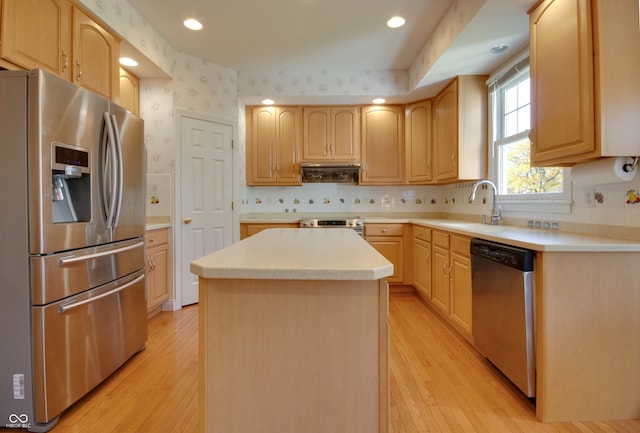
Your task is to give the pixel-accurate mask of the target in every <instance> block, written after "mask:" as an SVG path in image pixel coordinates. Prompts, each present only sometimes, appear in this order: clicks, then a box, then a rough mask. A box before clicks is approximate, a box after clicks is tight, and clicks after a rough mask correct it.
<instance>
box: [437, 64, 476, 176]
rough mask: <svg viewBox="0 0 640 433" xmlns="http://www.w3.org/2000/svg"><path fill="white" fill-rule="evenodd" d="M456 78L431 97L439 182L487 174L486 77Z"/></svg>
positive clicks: (464, 76) (467, 76)
mask: <svg viewBox="0 0 640 433" xmlns="http://www.w3.org/2000/svg"><path fill="white" fill-rule="evenodd" d="M487 78H488V77H487V76H485V75H463V76H459V77H456V78H455V79H454V80H453V81H452V82H451V84H449V85H448V86H447V87H445V88H444V89H443V90H442V91H441V92H440V93H439V94H438V95H437V96H436V97H435V98H434V100H433V110H434V113H433V133H434V135H433V147H434V158H433V159H434V162H435V180H436V182H438V183H447V182H454V181H459V180H474V179H482V178H485V177H486V176H487V94H488V92H487V86H486V84H485V82H486V80H487Z"/></svg>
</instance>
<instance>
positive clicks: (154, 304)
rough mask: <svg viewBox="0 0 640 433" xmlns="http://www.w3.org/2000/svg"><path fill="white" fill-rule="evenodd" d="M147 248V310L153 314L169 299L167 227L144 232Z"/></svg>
mask: <svg viewBox="0 0 640 433" xmlns="http://www.w3.org/2000/svg"><path fill="white" fill-rule="evenodd" d="M145 246H146V250H147V312H148V315H149V316H153V315H155V314H157V313H159V312H160V311H161V310H162V304H163V303H164V302H165V301H166V300H167V299H169V281H170V272H169V269H170V265H169V264H170V260H169V256H170V254H169V229H168V228H163V229H156V230H150V231H148V232H147V233H146V234H145Z"/></svg>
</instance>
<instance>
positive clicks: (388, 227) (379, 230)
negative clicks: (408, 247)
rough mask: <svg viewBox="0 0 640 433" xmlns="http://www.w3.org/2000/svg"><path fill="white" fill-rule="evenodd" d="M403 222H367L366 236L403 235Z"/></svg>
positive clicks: (365, 226) (365, 227)
mask: <svg viewBox="0 0 640 433" xmlns="http://www.w3.org/2000/svg"><path fill="white" fill-rule="evenodd" d="M402 234H403V224H365V225H364V235H365V236H402Z"/></svg>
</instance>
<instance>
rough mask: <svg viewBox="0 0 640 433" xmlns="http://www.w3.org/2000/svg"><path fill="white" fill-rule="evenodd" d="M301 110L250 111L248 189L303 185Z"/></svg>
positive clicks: (256, 108)
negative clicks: (265, 186) (301, 170)
mask: <svg viewBox="0 0 640 433" xmlns="http://www.w3.org/2000/svg"><path fill="white" fill-rule="evenodd" d="M300 111H301V109H300V107H273V106H270V107H247V185H301V184H302V177H301V174H300V141H301V132H300Z"/></svg>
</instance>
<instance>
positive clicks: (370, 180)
mask: <svg viewBox="0 0 640 433" xmlns="http://www.w3.org/2000/svg"><path fill="white" fill-rule="evenodd" d="M403 118H404V112H403V108H402V107H399V106H393V105H384V106H379V105H375V106H365V107H363V108H362V149H361V151H362V174H361V176H360V183H361V184H366V185H397V184H402V183H403V181H404V158H403V155H404V140H403V135H404V126H403V125H404V121H403Z"/></svg>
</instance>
